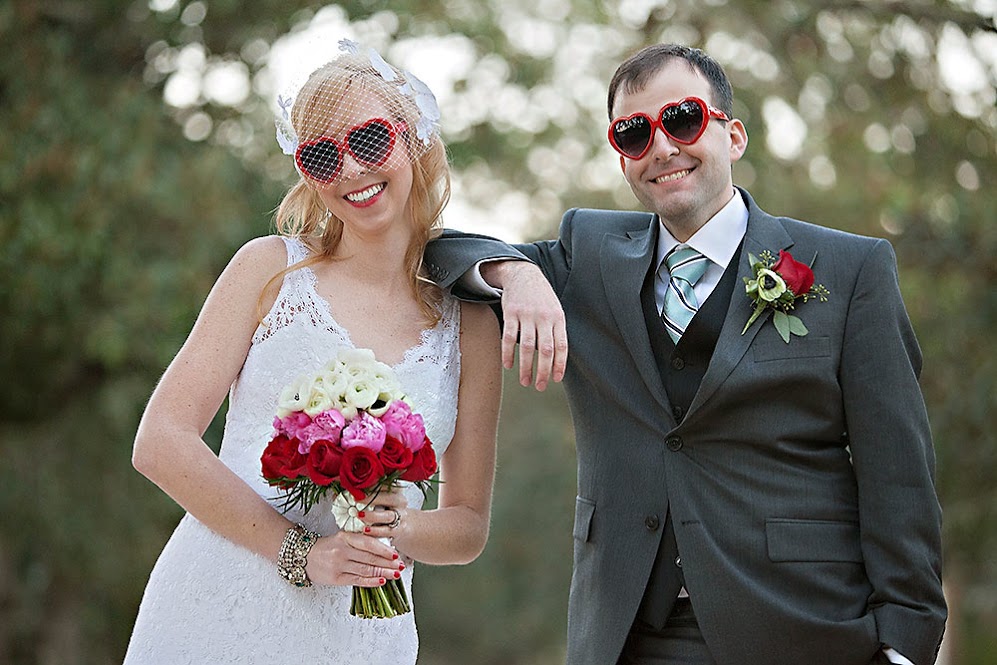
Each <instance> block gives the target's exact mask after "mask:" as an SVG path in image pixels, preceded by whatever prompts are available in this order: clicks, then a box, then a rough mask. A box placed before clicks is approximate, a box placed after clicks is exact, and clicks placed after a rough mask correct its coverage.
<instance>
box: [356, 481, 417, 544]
mask: <svg viewBox="0 0 997 665" xmlns="http://www.w3.org/2000/svg"><path fill="white" fill-rule="evenodd" d="M409 514H410V511H409V507H408V499H406V498H405V495H404V494H402V490H401V488H399V487H393V488H391V490H382V491H381V492H380V493H379V494H378V495H377V496H376V497H374V499H373V500H372V501H371V503H370V509H369V510H367V511H365V515H364V516H363V517H362V518H361V519H362V520H363V522H364V524H366V525H367V527H366V528H365V529H364V533H366V534H368V535H371V536H374V537H375V538H390V539H391V540H392V541H393V542H394V541H399V540H400V541H404V540H405V535H406V533H407V529H408V526H409V525H408V524H407V521H406V518H407V517H408V516H409Z"/></svg>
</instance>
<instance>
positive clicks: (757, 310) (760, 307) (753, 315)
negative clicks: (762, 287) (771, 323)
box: [741, 302, 765, 335]
mask: <svg viewBox="0 0 997 665" xmlns="http://www.w3.org/2000/svg"><path fill="white" fill-rule="evenodd" d="M764 311H765V303H763V302H760V303H758V304H757V305H755V311H754V312H752V313H751V316H750V317H749V318H748V322H747V323H745V324H744V328H742V329H741V334H742V335H743V334H744V333H746V332H748V328H750V327H751V324H752V323H754V322H755V319H757V318H758V317H759V315H760V314H761V313H762V312H764Z"/></svg>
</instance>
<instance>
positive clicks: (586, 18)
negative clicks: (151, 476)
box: [0, 0, 997, 665]
mask: <svg viewBox="0 0 997 665" xmlns="http://www.w3.org/2000/svg"><path fill="white" fill-rule="evenodd" d="M995 15H997V2H995V1H994V0H950V1H945V0H908V1H897V0H867V1H863V0H853V1H850V0H814V1H808V2H803V1H798V0H774V1H771V2H768V1H765V2H761V1H755V0H601V1H592V0H432V1H428V0H405V1H401V0H387V1H381V2H375V1H374V0H360V1H356V2H344V3H339V4H336V5H323V4H320V3H313V2H301V1H298V0H280V1H277V0H255V1H254V2H252V3H244V2H237V1H236V0H194V1H190V0H135V1H131V0H120V1H114V0H88V1H87V2H82V1H69V0H37V1H31V0H5V1H4V2H0V43H2V44H3V55H2V56H0V331H2V332H0V340H2V341H0V373H2V377H3V380H2V382H0V513H2V516H3V517H2V524H0V663H12V664H35V663H38V664H50V663H58V664H63V663H67V664H76V663H81V664H82V663H95V664H98V663H99V664H103V663H118V662H120V661H121V658H122V657H123V655H124V651H125V646H126V644H127V640H128V636H129V634H130V630H131V624H132V622H133V620H134V617H135V613H136V610H137V607H138V602H139V600H140V598H141V593H142V589H143V587H144V585H145V582H146V579H147V576H148V574H149V571H150V569H151V567H152V565H153V563H154V561H155V559H156V556H157V555H158V553H159V551H160V550H161V548H162V546H163V544H164V543H165V541H166V539H167V538H168V537H169V534H170V533H171V531H172V529H173V528H174V526H175V525H176V523H177V521H178V519H179V517H180V514H181V511H180V509H179V508H178V507H177V506H176V505H175V504H173V503H172V501H171V500H170V499H169V498H167V497H166V496H165V495H164V494H163V493H161V492H160V491H159V490H158V489H157V488H156V487H155V486H154V485H152V484H151V483H149V482H148V481H146V480H145V479H144V478H142V477H141V476H140V475H139V474H138V473H137V472H135V471H134V470H133V469H132V467H131V465H130V459H129V458H130V452H131V442H132V437H133V435H134V432H135V428H136V425H137V422H138V418H139V415H140V413H141V410H142V408H143V406H144V403H145V401H146V399H147V397H148V395H149V394H150V392H151V391H152V388H153V386H154V384H155V381H156V380H157V378H158V376H159V375H160V374H161V372H162V371H163V369H164V368H165V366H166V364H167V363H168V362H169V360H170V359H171V357H172V356H173V354H174V353H175V352H176V350H177V349H178V348H179V346H180V344H181V343H182V341H183V339H184V338H185V336H186V334H187V332H188V331H189V329H190V326H191V325H192V323H193V320H194V317H195V316H196V314H197V311H198V309H199V308H200V305H201V303H202V302H203V299H204V297H205V295H206V294H207V291H208V289H209V288H210V286H211V284H212V282H213V281H214V279H215V277H216V276H217V275H218V273H219V272H220V271H221V269H222V267H223V266H224V265H225V264H226V262H227V261H228V259H229V258H230V257H231V255H232V253H233V252H234V251H235V249H236V248H237V247H239V246H240V245H241V244H242V243H243V242H245V241H246V240H247V239H249V238H252V237H255V236H259V235H263V234H266V233H269V232H270V230H271V214H272V210H273V209H274V207H275V206H276V205H277V203H278V201H279V200H280V197H281V195H282V193H283V191H284V190H285V189H286V188H287V187H288V186H289V184H291V183H292V182H293V180H294V175H295V174H294V172H293V169H292V168H291V165H290V162H289V160H288V158H286V157H285V156H283V155H282V154H281V153H280V150H279V148H278V146H277V144H276V142H275V141H274V130H273V112H274V109H275V108H276V107H275V103H274V99H275V96H276V94H278V93H280V92H281V91H282V88H285V87H286V86H288V85H290V82H291V81H294V80H295V77H300V76H301V74H302V72H300V71H296V70H295V68H296V67H299V68H300V67H302V66H306V68H305V72H304V73H307V71H308V70H309V69H310V68H311V67H312V66H315V65H318V64H320V63H321V62H322V61H324V60H325V59H328V58H329V57H331V56H332V55H333V54H334V53H335V45H336V42H337V41H338V40H339V39H340V38H343V37H348V38H352V39H356V40H359V41H361V42H364V43H366V44H369V45H371V46H375V47H377V48H378V49H379V50H380V51H381V52H382V53H383V54H384V55H385V57H386V58H387V59H388V60H390V61H392V62H393V63H395V64H398V65H400V66H402V67H405V68H408V69H411V70H412V71H413V72H414V73H415V74H416V75H418V76H419V77H421V78H423V79H424V80H425V81H426V82H427V83H429V85H430V86H431V87H432V88H433V89H434V91H435V92H436V93H437V96H438V97H439V101H440V105H441V108H442V112H443V129H444V138H445V139H446V140H447V142H448V144H449V149H450V154H451V160H452V164H453V169H454V201H453V203H452V205H451V206H450V207H449V208H448V210H447V212H446V214H445V221H446V223H447V224H448V225H450V226H454V227H458V228H464V229H468V230H474V231H480V232H486V233H492V234H495V235H499V236H501V237H503V238H506V239H510V240H518V239H530V238H537V237H548V236H550V235H551V234H553V233H554V231H555V229H556V225H557V222H558V221H559V219H560V215H561V213H562V212H563V211H564V209H566V208H567V207H572V206H592V207H609V208H613V207H618V208H635V207H637V202H636V201H635V199H634V198H633V197H632V194H631V193H630V191H629V189H628V188H627V186H626V184H625V182H624V180H623V178H622V177H621V175H620V173H619V166H618V163H617V160H616V158H615V157H614V156H613V153H612V152H611V150H610V149H609V146H608V145H607V142H606V140H605V131H606V126H607V117H606V110H605V104H606V102H605V89H606V84H607V82H608V80H609V78H610V76H611V75H612V72H613V71H614V69H615V67H616V65H617V64H619V62H621V61H622V60H623V59H624V58H626V57H627V56H628V55H629V54H631V53H632V52H634V51H635V50H637V49H638V48H640V47H642V46H644V45H647V44H650V43H654V42H658V41H678V42H683V43H688V44H691V45H694V46H699V47H703V48H705V49H706V50H707V51H709V52H710V53H711V54H712V55H713V56H714V57H715V58H717V59H718V60H719V61H720V62H721V63H722V64H723V65H724V66H725V67H726V68H727V71H728V73H729V75H730V77H731V79H732V82H733V84H734V88H735V99H736V102H735V114H736V115H737V116H739V117H740V118H742V119H743V120H744V121H745V123H746V125H747V127H748V131H749V135H750V137H751V142H750V145H749V147H748V152H747V155H746V158H745V159H743V160H742V161H741V162H739V163H738V164H737V165H736V167H735V182H737V183H738V184H740V185H742V186H745V187H747V188H749V189H750V191H751V192H752V194H753V195H754V197H755V199H756V200H757V201H758V202H759V204H760V205H761V206H762V207H763V208H765V209H767V210H769V211H771V212H775V213H779V214H787V215H791V216H795V217H801V218H803V219H808V220H812V221H815V222H818V223H821V224H824V225H828V226H833V227H838V228H841V229H846V230H848V231H853V232H857V233H863V234H868V235H873V236H880V237H885V238H888V239H889V240H890V241H891V242H892V243H893V245H894V247H895V248H896V250H897V254H898V259H899V263H900V273H901V282H902V287H903V291H904V296H905V299H906V302H907V306H908V308H909V311H910V314H911V317H912V319H913V321H914V325H915V328H916V330H917V333H918V336H919V339H920V342H921V345H922V349H923V351H924V355H925V365H924V371H923V374H922V385H923V388H924V394H925V398H926V401H927V404H928V409H929V412H930V415H931V420H932V426H933V429H934V435H935V444H936V449H937V455H938V477H937V480H938V490H939V493H940V495H941V498H942V504H943V507H944V511H945V583H946V590H947V593H948V595H949V600H950V604H951V615H950V620H949V624H948V630H947V633H946V642H945V645H944V653H943V658H944V661H945V663H946V665H983V664H984V663H997V576H995V574H994V573H995V567H997V556H995V554H994V553H995V552H997V510H995V509H997V483H995V477H997V444H995V439H997V436H995V430H997V415H995V414H997V385H995V384H997V354H995V352H994V341H993V339H994V337H993V335H994V324H995V317H997V288H995V287H997V279H995V278H997V226H995V210H997V187H995V175H997V168H995V167H997V106H995V100H997V97H995V84H997V33H995V28H994V19H995ZM220 434H221V428H220V420H216V423H215V425H213V427H212V428H211V430H210V432H209V434H208V439H209V442H210V443H211V444H212V445H213V446H217V442H218V441H219V439H220ZM500 434H501V440H500V453H499V470H498V479H497V485H496V490H495V511H494V517H493V524H494V526H493V531H492V538H491V541H490V543H489V545H488V548H487V550H486V552H485V553H484V554H483V555H482V557H481V558H480V559H479V560H478V561H477V562H475V563H474V564H472V565H470V566H466V567H462V568H429V567H425V566H423V567H421V568H420V571H419V574H418V575H417V576H416V592H415V593H416V603H417V606H418V608H419V609H418V617H419V625H420V635H421V638H422V645H423V647H422V657H421V658H420V662H424V663H427V664H439V665H450V664H457V663H483V664H486V665H489V664H498V663H503V664H519V665H541V664H543V665H546V664H553V663H559V662H563V655H564V639H565V638H564V635H565V607H566V600H567V588H568V581H569V579H570V573H571V536H570V533H571V519H572V509H573V497H574V487H575V468H574V451H573V440H572V431H571V424H570V420H569V417H568V413H567V408H566V406H565V402H564V398H563V394H562V392H561V390H560V387H559V386H555V387H554V388H552V389H550V390H548V391H547V392H546V393H543V394H537V393H535V392H534V391H533V390H532V389H530V390H526V389H522V388H520V387H519V386H518V384H517V383H516V381H515V379H514V377H513V376H512V375H507V377H506V390H505V401H504V417H503V419H502V424H501V432H500ZM749 665H761V664H749Z"/></svg>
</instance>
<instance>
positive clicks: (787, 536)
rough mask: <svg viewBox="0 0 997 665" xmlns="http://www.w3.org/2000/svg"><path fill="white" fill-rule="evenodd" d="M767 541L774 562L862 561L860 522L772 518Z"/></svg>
mask: <svg viewBox="0 0 997 665" xmlns="http://www.w3.org/2000/svg"><path fill="white" fill-rule="evenodd" d="M765 538H766V541H767V543H768V554H769V559H770V560H771V561H845V562H852V563H862V561H863V558H862V545H861V543H860V542H859V525H858V523H857V522H840V521H835V520H801V519H789V518H772V519H768V520H766V521H765Z"/></svg>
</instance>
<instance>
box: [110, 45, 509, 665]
mask: <svg viewBox="0 0 997 665" xmlns="http://www.w3.org/2000/svg"><path fill="white" fill-rule="evenodd" d="M341 48H342V49H343V50H344V51H345V53H343V54H342V55H340V56H339V57H338V58H337V59H336V60H333V61H332V62H330V63H328V64H327V65H325V66H323V67H321V68H320V69H318V70H316V71H315V72H314V73H313V74H312V75H311V77H310V78H309V79H308V81H307V83H306V84H305V86H304V87H303V88H302V90H301V92H300V93H299V94H298V95H297V98H296V99H295V101H294V104H293V108H292V109H291V113H290V116H289V119H288V120H289V124H288V125H287V126H285V127H284V129H283V131H282V132H281V134H280V135H279V138H280V140H281V144H282V146H283V147H284V148H285V152H288V153H290V154H293V155H294V157H295V166H296V168H297V170H298V172H299V173H300V175H301V178H300V180H299V182H298V183H297V184H296V185H295V186H294V187H293V188H292V189H291V190H290V191H289V192H288V194H287V195H286V196H285V198H284V200H283V202H282V203H281V205H280V208H279V209H278V212H277V217H276V224H277V228H278V230H279V232H280V235H277V236H268V237H263V238H257V239H255V240H252V241H250V242H248V243H247V244H246V245H245V246H243V247H242V248H241V249H240V250H239V251H238V252H237V253H236V254H235V256H234V257H233V258H232V260H231V262H230V263H229V265H228V266H227V267H226V268H225V270H224V272H223V273H222V274H221V276H220V277H219V278H218V281H217V283H216V284H215V286H214V288H213V289H212V291H211V293H210V295H209V296H208V298H207V300H206V302H205V303H204V307H203V309H202V310H201V313H200V316H199V317H198V319H197V322H196V323H195V325H194V328H193V330H192V331H191V333H190V336H189V337H188V339H187V341H186V343H185V344H184V345H183V347H182V348H181V349H180V351H179V352H178V354H177V356H176V357H175V358H174V360H173V362H172V363H171V364H170V366H169V368H168V369H167V370H166V373H165V374H164V375H163V377H162V380H161V381H160V382H159V385H158V386H157V387H156V390H155V391H154V392H153V394H152V398H151V399H150V401H149V404H148V407H147V408H146V411H145V414H144V416H143V417H142V421H141V424H140V425H139V429H138V433H137V435H136V438H135V447H134V453H133V463H134V465H135V468H136V469H138V470H139V471H140V472H141V473H142V474H144V475H145V476H147V477H148V478H149V479H150V480H152V481H153V482H154V483H156V484H157V485H158V486H159V487H160V488H162V489H163V491H165V492H166V493H167V494H169V495H170V496H171V497H172V498H173V499H174V500H175V501H176V502H177V503H179V504H180V505H181V506H182V507H183V508H184V509H185V510H186V511H187V514H186V515H185V516H184V517H183V519H182V520H181V522H180V524H179V526H178V527H177V529H176V531H175V532H174V534H173V536H172V537H171V538H170V540H169V542H168V543H167V545H166V547H165V549H164V550H163V552H162V554H161V556H160V558H159V560H158V562H157V563H156V566H155V568H154V569H153V571H152V573H151V576H150V579H149V583H148V586H147V587H146V590H145V594H144V596H143V599H142V604H141V607H140V609H139V612H138V617H137V619H136V622H135V627H134V631H133V634H132V637H131V641H130V644H129V647H128V653H127V655H126V656H125V662H126V663H128V664H136V663H155V664H157V665H158V664H160V663H171V664H172V663H232V662H239V663H271V662H287V661H294V662H302V663H345V662H361V661H362V662H365V663H385V664H387V663H391V664H392V665H396V664H398V663H414V662H415V659H416V655H417V650H418V638H417V635H416V627H415V620H414V616H413V614H412V613H407V614H403V615H401V616H399V617H395V618H391V619H362V618H356V617H353V616H350V611H349V610H350V602H351V596H352V587H354V586H360V587H377V586H380V585H383V584H385V582H386V580H390V579H401V580H402V582H403V584H404V585H405V587H406V590H407V591H408V593H409V597H411V581H412V572H413V562H424V563H428V564H461V563H467V562H470V561H472V560H474V559H475V558H476V557H477V556H478V555H479V554H480V553H481V551H482V549H483V548H484V545H485V542H486V540H487V537H488V522H489V512H490V508H491V494H492V483H493V476H494V466H495V435H496V423H497V418H498V404H499V395H500V388H501V366H500V360H499V348H498V346H499V331H498V327H497V323H496V320H495V318H494V316H493V314H492V313H491V312H490V311H489V310H488V309H486V308H484V307H483V306H479V305H472V304H467V303H464V304H463V305H460V304H458V303H457V301H456V300H454V299H453V298H452V297H451V296H450V295H449V294H448V293H444V292H441V291H439V290H438V289H437V288H436V287H435V286H434V285H433V284H431V283H430V282H428V281H427V280H426V279H425V278H424V276H423V275H422V274H421V265H422V264H421V259H422V252H423V248H424V247H425V245H426V243H427V241H428V240H429V238H430V237H431V236H433V235H435V234H436V233H437V229H438V227H439V216H440V213H441V211H442V209H443V207H444V205H445V204H446V201H447V198H448V196H449V171H448V165H447V160H446V153H445V149H444V146H443V144H442V142H441V140H440V137H439V131H438V127H437V125H436V120H437V119H438V112H437V110H436V105H435V100H434V99H433V98H432V93H431V92H429V90H428V88H426V87H425V85H423V84H422V83H421V82H420V81H418V79H416V78H415V77H414V76H412V75H411V74H409V73H407V72H402V71H400V70H398V69H396V68H394V67H392V66H391V65H389V64H388V63H386V62H385V61H384V60H383V59H381V57H380V56H379V55H378V54H377V53H376V51H374V50H373V49H369V50H368V49H361V48H359V47H358V46H357V45H356V44H353V43H351V42H343V43H342V44H341ZM285 111H286V109H285ZM354 347H363V348H369V349H371V350H373V352H374V354H375V356H376V357H377V359H378V360H380V361H382V362H384V363H385V364H387V365H390V366H391V367H392V369H393V370H394V373H395V375H396V376H397V378H398V380H399V381H400V382H401V384H402V388H403V389H404V391H405V392H406V393H407V394H408V396H409V397H410V398H411V400H412V401H413V403H414V408H415V409H416V410H417V411H419V412H420V413H421V414H422V415H423V417H424V419H425V422H426V432H427V435H428V437H429V439H430V440H431V441H432V442H433V445H434V447H435V448H436V451H437V455H438V456H439V459H440V468H441V480H442V481H443V482H442V483H441V485H440V490H439V507H438V508H437V509H435V510H421V506H422V499H423V497H422V494H421V493H420V491H419V490H418V488H416V487H414V486H407V487H403V488H399V489H397V490H394V491H392V492H389V493H382V494H381V495H380V496H379V497H378V499H377V502H378V504H379V505H378V506H377V507H378V508H384V509H385V510H367V511H365V512H364V514H363V518H362V519H363V521H364V522H365V524H366V526H367V527H368V528H366V529H365V531H366V533H364V532H361V533H347V532H344V531H340V530H339V529H338V528H337V526H336V523H335V521H334V518H333V516H332V514H331V512H330V510H329V504H330V503H331V502H330V501H329V500H328V499H326V500H324V501H323V502H322V503H319V504H317V505H316V506H315V507H314V508H312V509H311V510H310V511H309V512H308V513H307V514H302V513H301V512H300V510H299V511H295V510H291V511H289V512H288V513H287V514H283V513H281V511H280V510H278V509H277V506H278V505H279V502H278V501H276V500H275V499H278V498H279V490H277V489H276V488H272V487H271V486H270V485H268V483H267V482H266V481H265V480H264V479H263V477H262V474H261V467H260V456H261V454H262V452H263V450H264V447H265V445H266V444H267V442H268V440H269V439H270V437H271V435H272V434H273V429H272V427H273V425H272V422H273V418H274V414H275V412H276V407H277V402H278V397H279V395H280V393H281V390H282V389H283V388H284V387H285V386H286V385H288V384H290V383H291V382H292V381H293V380H294V379H295V378H296V377H297V376H300V375H301V374H304V373H308V372H313V371H315V370H317V369H319V368H320V367H322V366H323V365H324V364H325V363H326V362H327V361H329V360H330V359H332V358H334V357H336V354H337V352H338V351H339V350H341V349H344V348H347V349H349V348H354ZM226 396H228V398H229V407H228V413H227V418H226V423H225V434H224V437H223V440H222V447H221V451H220V453H219V455H218V456H215V455H214V454H213V453H212V451H211V450H210V448H208V446H207V445H206V444H205V443H204V441H203V439H202V436H203V434H204V431H205V429H206V428H207V427H208V424H209V423H210V422H211V420H212V418H213V417H214V415H215V413H216V411H217V410H218V409H219V408H220V406H221V404H222V402H223V401H224V400H225V398H226ZM458 407H459V408H458ZM298 524H300V525H301V526H300V527H299V526H298ZM302 528H303V529H305V530H308V531H312V532H315V533H317V534H319V535H320V536H321V537H319V538H318V540H317V541H316V542H315V543H314V545H313V546H312V547H311V550H310V551H309V552H308V553H307V559H306V563H305V565H304V573H305V575H306V576H307V579H306V586H303V587H300V586H295V585H293V584H289V583H288V582H287V581H286V580H285V579H284V578H282V576H281V574H279V571H278V567H279V566H278V559H279V553H280V551H281V548H282V544H284V543H293V542H294V541H295V539H296V538H297V537H298V535H299V533H301V532H302V531H301V529H302ZM284 572H286V571H284Z"/></svg>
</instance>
